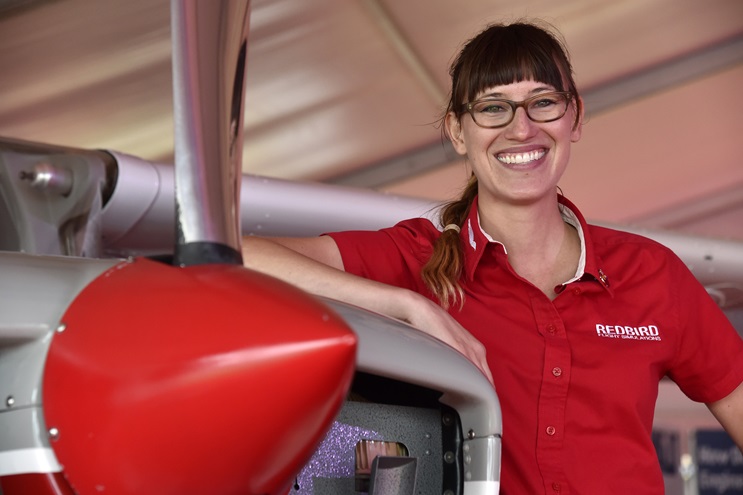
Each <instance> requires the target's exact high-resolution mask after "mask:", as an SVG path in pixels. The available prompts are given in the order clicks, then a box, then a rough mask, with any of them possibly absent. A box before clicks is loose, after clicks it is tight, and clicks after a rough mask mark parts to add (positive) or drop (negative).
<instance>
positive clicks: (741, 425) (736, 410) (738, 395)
mask: <svg viewBox="0 0 743 495" xmlns="http://www.w3.org/2000/svg"><path fill="white" fill-rule="evenodd" d="M707 407H708V408H709V410H710V411H712V414H713V415H714V416H715V418H717V421H719V422H720V424H721V425H722V427H723V428H725V431H727V432H728V434H729V435H730V437H731V438H732V439H733V441H734V442H735V444H736V445H737V446H738V448H739V449H740V451H741V452H743V383H741V384H740V385H738V388H736V389H735V390H733V391H732V392H731V393H730V394H729V395H728V396H727V397H725V398H724V399H721V400H718V401H717V402H711V403H709V404H707Z"/></svg>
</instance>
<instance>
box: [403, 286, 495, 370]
mask: <svg viewBox="0 0 743 495" xmlns="http://www.w3.org/2000/svg"><path fill="white" fill-rule="evenodd" d="M405 299H407V300H405ZM401 300H403V301H404V304H405V308H406V311H404V313H406V314H405V316H404V317H403V318H401V319H403V320H404V321H406V322H408V323H410V324H411V325H412V326H414V327H416V328H417V329H419V330H421V331H422V332H425V333H427V334H429V335H431V336H432V337H435V338H437V339H439V340H440V341H442V342H444V343H446V344H448V345H450V346H451V347H453V348H454V349H456V350H457V351H459V352H460V353H462V354H464V356H465V357H467V359H469V360H470V361H472V362H473V363H474V364H475V365H476V366H477V367H478V368H480V371H482V373H483V374H484V375H485V376H486V377H487V379H488V380H489V381H490V383H491V384H492V383H493V375H492V373H491V372H490V368H489V367H488V361H487V358H486V351H485V346H484V345H482V343H480V341H479V340H477V339H476V338H475V337H474V336H472V334H471V333H469V332H468V331H467V330H465V328H464V327H463V326H462V325H460V324H459V323H458V322H457V320H455V319H454V318H453V317H452V316H451V315H450V314H449V313H447V312H446V311H444V310H443V309H442V308H441V307H440V306H439V305H437V304H436V303H434V302H433V301H431V300H430V299H428V298H426V297H424V296H422V295H420V294H418V293H416V292H412V291H408V298H402V299H401Z"/></svg>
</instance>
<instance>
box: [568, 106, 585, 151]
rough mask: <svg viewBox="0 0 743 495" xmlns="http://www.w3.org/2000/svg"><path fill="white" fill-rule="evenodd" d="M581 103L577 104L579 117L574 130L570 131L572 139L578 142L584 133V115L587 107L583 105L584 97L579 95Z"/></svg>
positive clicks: (576, 109)
mask: <svg viewBox="0 0 743 495" xmlns="http://www.w3.org/2000/svg"><path fill="white" fill-rule="evenodd" d="M578 100H579V104H577V105H575V106H574V108H575V111H576V112H579V115H578V118H577V119H576V121H575V124H574V125H573V131H572V132H571V133H570V141H571V142H573V143H577V142H578V141H580V137H581V136H582V135H583V117H584V115H585V110H584V109H585V107H584V106H583V98H581V97H578Z"/></svg>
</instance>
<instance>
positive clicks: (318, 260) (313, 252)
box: [242, 236, 492, 382]
mask: <svg viewBox="0 0 743 495" xmlns="http://www.w3.org/2000/svg"><path fill="white" fill-rule="evenodd" d="M242 250H243V260H244V263H245V266H246V267H248V268H250V269H253V270H256V271H259V272H262V273H265V274H267V275H271V276H273V277H276V278H278V279H281V280H284V281H285V282H289V283H291V284H293V285H295V286H297V287H299V288H301V289H303V290H305V291H307V292H310V293H312V294H316V295H319V296H324V297H329V298H331V299H337V300H339V301H343V302H346V303H349V304H353V305H355V306H359V307H362V308H365V309H369V310H371V311H374V312H377V313H381V314H384V315H387V316H390V317H392V318H396V319H398V320H402V321H405V322H407V323H409V324H411V325H413V326H414V327H416V328H418V329H420V330H422V331H424V332H426V333H428V334H430V335H432V336H433V337H436V338H438V339H439V340H441V341H443V342H445V343H447V344H449V345H450V346H452V347H453V348H455V349H456V350H458V351H459V352H461V353H462V354H464V355H465V356H466V357H467V358H469V359H470V361H472V362H473V363H474V364H475V365H477V366H478V367H479V368H480V369H481V370H482V372H483V373H484V374H485V375H486V376H487V377H488V380H490V381H491V382H492V376H491V374H490V370H489V369H488V365H487V361H486V358H485V348H484V346H483V345H482V344H481V343H480V342H479V341H478V340H476V339H475V338H474V337H473V336H472V335H471V334H470V333H469V332H467V331H466V330H465V329H464V328H463V327H462V326H461V325H459V323H457V321H456V320H454V318H452V317H451V316H450V315H449V314H448V313H447V312H446V311H444V310H443V309H441V307H439V306H438V305H436V304H435V303H433V302H432V301H431V300H429V299H428V298H426V297H424V296H422V295H420V294H418V293H417V292H414V291H411V290H408V289H402V288H400V287H394V286H391V285H386V284H383V283H380V282H376V281H373V280H369V279H365V278H362V277H357V276H355V275H352V274H350V273H346V272H345V271H344V270H343V259H342V258H341V254H340V251H339V249H338V246H337V245H336V243H335V241H334V240H333V239H332V238H331V237H329V236H321V237H313V238H274V239H267V238H261V237H254V236H250V237H244V238H243V244H242Z"/></svg>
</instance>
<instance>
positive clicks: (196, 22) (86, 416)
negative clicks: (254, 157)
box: [0, 0, 502, 495]
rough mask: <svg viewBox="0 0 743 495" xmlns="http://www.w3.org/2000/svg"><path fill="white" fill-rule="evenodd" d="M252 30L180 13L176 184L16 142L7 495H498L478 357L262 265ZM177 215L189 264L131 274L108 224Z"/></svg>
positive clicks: (11, 187) (241, 11)
mask: <svg viewBox="0 0 743 495" xmlns="http://www.w3.org/2000/svg"><path fill="white" fill-rule="evenodd" d="M249 13H250V2H249V1H243V2H235V1H232V0H224V1H221V2H197V1H192V0H173V1H172V19H173V20H172V23H173V29H172V32H173V46H174V55H173V75H174V77H173V79H174V94H175V96H174V101H175V104H174V107H175V120H176V122H177V123H178V124H177V131H176V135H177V137H176V149H177V150H178V152H177V157H176V164H175V166H174V168H173V169H172V171H171V175H170V178H171V179H172V180H168V181H164V182H161V177H160V175H159V174H158V170H157V168H153V167H152V165H151V164H148V163H147V162H145V161H142V160H137V159H134V158H132V157H127V156H124V155H119V154H117V153H108V152H101V151H86V150H76V149H69V148H62V147H57V146H45V145H40V144H38V143H36V144H35V143H29V142H21V141H17V140H8V139H3V140H2V141H0V164H1V165H0V168H2V173H1V174H0V177H1V178H0V183H1V184H2V186H0V189H1V190H2V197H3V201H2V204H3V207H2V213H0V217H1V218H2V219H1V220H0V228H1V230H2V233H3V236H2V237H3V241H2V246H1V248H0V249H2V252H0V267H1V268H0V271H2V273H3V276H2V278H0V294H2V300H1V302H0V315H1V316H0V390H1V391H2V394H1V395H2V396H3V397H4V398H5V403H4V406H3V408H2V409H0V493H2V494H3V495H21V494H25V495H28V494H31V493H33V494H39V495H45V494H50V495H51V494H65V495H72V494H77V495H85V494H97V493H111V494H148V493H152V494H169V493H172V494H175V493H183V492H186V491H188V492H196V493H210V494H236V493H245V494H256V495H257V494H286V493H354V492H355V491H365V492H368V493H386V494H392V493H399V494H412V493H421V492H422V493H451V494H459V493H464V494H466V495H475V494H485V493H497V492H498V490H499V477H500V439H501V428H502V425H501V418H500V407H499V402H498V399H497V395H496V393H495V391H494V390H493V388H492V386H491V385H490V383H489V382H488V380H487V378H486V377H485V376H484V375H483V374H482V373H481V372H480V371H479V370H477V368H475V367H474V365H472V364H471V363H470V362H469V361H468V360H467V359H466V358H465V357H464V356H462V355H460V354H459V353H458V352H456V351H454V350H453V349H451V348H449V347H448V346H446V345H445V344H443V343H441V342H439V341H437V340H436V339H433V338H431V337H428V336H426V335H424V334H422V333H421V332H419V331H417V330H415V329H413V328H412V327H409V326H407V325H405V324H404V323H402V322H397V321H393V320H391V319H389V318H386V317H383V316H381V315H376V314H372V313H370V312H368V311H364V310H361V309H360V308H355V307H352V306H349V305H345V304H342V303H340V302H337V301H331V300H318V299H317V298H315V297H312V296H310V295H308V294H305V293H303V292H302V291H300V290H298V289H295V288H293V287H291V286H290V285H288V284H286V283H283V282H280V281H278V280H275V279H272V278H271V277H267V276H264V275H261V274H258V273H255V272H253V271H251V270H248V269H246V268H244V267H243V265H242V255H241V254H240V239H241V237H240V231H241V228H240V220H239V211H240V207H239V205H240V201H239V197H240V193H241V189H242V188H241V187H240V186H241V180H240V175H241V174H240V166H241V157H242V155H241V145H240V143H241V142H242V137H241V135H242V128H243V126H242V118H243V117H242V116H243V95H244V74H245V64H246V49H247V33H248V25H249V23H248V18H249ZM127 176H131V177H129V178H127ZM130 181H131V182H130ZM127 182H129V183H130V185H133V186H134V190H133V192H134V195H133V196H130V197H129V198H128V199H125V200H124V203H121V204H128V206H125V208H124V209H125V210H127V209H129V207H130V206H134V209H130V211H129V212H128V213H127V212H126V211H118V212H114V211H113V210H110V209H109V205H110V204H112V203H109V201H110V200H112V199H113V197H114V196H117V197H118V196H119V195H120V193H119V192H117V191H123V189H121V188H120V187H121V186H123V185H124V184H126V183H127ZM153 187H154V189H152V188H153ZM160 187H164V188H165V189H168V190H169V191H168V193H164V194H162V195H161V194H160V190H159V189H160ZM148 188H149V192H151V193H152V192H154V193H155V194H156V196H161V197H160V198H159V199H156V200H155V201H154V202H151V201H150V199H152V198H149V199H148V198H146V195H147V193H146V192H145V190H147V189H148ZM124 189H126V188H124ZM110 192H114V195H113V196H110V197H109V195H108V193H110ZM140 192H145V194H144V195H142V194H140ZM128 194H129V192H125V193H124V196H126V195H128ZM246 194H252V193H248V192H247V191H246ZM173 195H174V196H175V199H174V198H173ZM162 196H166V197H168V196H169V197H170V199H174V201H173V203H172V204H171V205H169V206H170V207H169V208H166V209H167V210H169V213H166V212H161V213H162V214H163V215H164V216H163V218H165V217H169V220H166V222H165V224H167V226H165V225H160V226H158V227H156V228H155V230H154V231H152V232H151V233H152V234H153V235H155V236H156V237H160V240H164V239H166V238H170V241H169V242H168V244H170V246H168V247H166V248H165V249H164V250H161V248H162V246H161V245H160V246H156V247H157V248H158V249H156V251H157V253H156V254H152V255H150V256H143V255H142V254H138V255H136V256H135V255H133V254H132V255H129V256H121V255H120V256H113V255H111V249H110V248H109V247H108V246H107V244H108V241H109V240H112V241H113V240H114V239H117V238H118V237H120V236H116V235H114V232H113V231H109V232H106V233H103V230H101V227H103V225H104V224H107V223H109V222H110V221H111V219H110V218H109V219H104V216H108V213H104V212H106V211H110V213H112V214H114V217H116V216H118V215H120V214H123V215H124V216H130V218H132V219H137V217H139V215H140V214H141V213H143V212H147V211H149V210H150V207H151V206H152V205H153V204H159V205H163V204H164V203H163V202H162V201H163V197H162ZM115 203H119V200H115V201H114V204H115ZM141 207H144V209H140V208H141ZM135 210H137V211H135ZM131 215H133V216H131ZM112 218H113V217H112ZM121 220H123V218H122V219H121ZM295 221H296V220H295ZM114 223H118V224H119V225H118V227H114V231H116V230H118V231H119V232H120V233H122V234H126V233H127V231H128V230H129V227H130V226H128V225H125V223H126V221H125V220H124V221H123V222H121V223H119V220H114ZM169 227H174V229H172V228H169ZM106 230H107V228H106ZM159 231H161V232H165V233H166V235H165V236H164V237H162V236H161V235H160V233H161V232H159ZM168 232H169V233H170V234H172V235H168V234H167V233H168ZM117 242H120V239H117ZM130 248H132V251H136V250H137V247H136V246H134V245H132V246H130Z"/></svg>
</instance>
